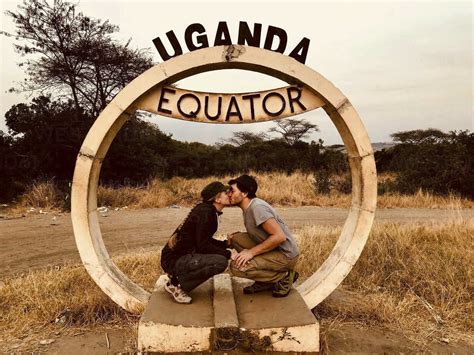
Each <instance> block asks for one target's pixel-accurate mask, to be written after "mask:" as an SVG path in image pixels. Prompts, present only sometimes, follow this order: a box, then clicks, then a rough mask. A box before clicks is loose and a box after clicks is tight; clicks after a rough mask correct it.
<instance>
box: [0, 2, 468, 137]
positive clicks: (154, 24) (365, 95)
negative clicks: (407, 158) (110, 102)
mask: <svg viewBox="0 0 474 355" xmlns="http://www.w3.org/2000/svg"><path fill="white" fill-rule="evenodd" d="M19 3H20V2H19V1H4V0H2V1H1V6H2V15H1V29H2V30H4V31H7V32H10V33H11V32H14V26H13V24H12V22H11V20H10V18H8V17H7V16H5V15H4V14H3V12H4V11H5V10H15V9H16V6H17V5H18V4H19ZM79 9H80V10H81V11H82V12H84V13H85V14H87V15H89V16H92V17H96V18H100V19H109V20H110V22H111V23H113V24H116V25H119V26H120V33H119V38H123V39H124V40H126V39H128V38H131V39H132V42H131V43H132V45H133V46H134V47H137V48H150V52H151V53H152V54H153V57H154V60H155V61H156V62H159V61H161V59H160V58H159V56H158V54H157V52H156V50H155V49H154V47H153V43H152V39H153V38H155V37H157V36H162V37H163V38H164V36H165V33H166V32H168V31H169V30H174V31H175V33H176V34H177V36H178V39H179V40H180V42H181V43H183V42H184V40H183V33H184V30H185V29H186V27H187V26H188V25H189V24H191V23H194V22H199V23H202V24H203V25H204V27H205V28H206V33H207V35H208V38H209V42H211V43H212V42H213V41H214V37H215V31H216V27H217V24H218V22H219V21H226V22H227V24H228V26H229V30H230V34H231V37H232V39H233V41H234V42H236V41H237V33H238V24H239V21H246V22H247V23H249V24H253V23H255V22H259V23H262V24H263V31H262V35H263V36H264V35H265V34H266V30H267V28H268V25H273V26H277V27H280V28H283V29H284V30H286V32H287V34H288V46H287V50H286V51H285V54H288V53H289V51H290V50H291V49H292V48H293V47H294V46H295V45H296V44H297V43H298V42H299V41H300V40H301V38H303V37H308V38H309V39H310V40H311V44H310V48H309V54H308V58H307V61H306V65H308V66H310V67H311V68H313V69H314V70H316V71H318V72H319V73H321V74H322V75H323V76H325V77H326V78H327V79H329V80H330V81H332V82H333V83H334V84H335V85H336V86H337V87H338V88H339V89H341V90H342V92H343V93H344V94H345V95H346V96H347V97H348V98H349V99H350V100H351V102H352V104H353V105H354V106H355V108H356V110H357V111H358V112H359V114H360V116H361V117H362V120H363V122H364V124H365V126H366V128H367V130H368V132H369V135H370V138H371V140H372V141H373V142H386V141H390V134H391V133H393V132H396V131H401V130H411V129H418V128H428V127H434V128H439V129H441V130H444V131H449V130H455V129H469V130H471V131H472V130H473V101H474V97H473V5H472V2H470V1H467V2H455V1H449V2H448V1H443V2H441V1H423V2H413V1H410V2H405V1H402V2H400V1H399V2H396V1H395V2H394V1H392V2H385V1H383V2H382V1H378V2H355V1H354V2H312V3H309V2H303V3H297V2H274V1H272V2H270V3H269V2H263V3H261V2H260V3H259V2H239V3H232V2H224V1H221V2H213V3H206V2H198V1H194V2H178V1H173V2H161V1H100V0H98V1H84V0H83V1H80V2H79ZM0 41H1V42H0V49H1V68H2V70H1V74H0V75H1V81H0V84H1V107H0V115H1V116H0V130H4V131H5V130H6V125H5V121H4V114H5V112H6V111H7V110H8V109H9V108H10V107H11V106H12V105H13V104H15V103H19V102H25V101H27V100H28V99H27V98H26V97H25V96H22V95H19V94H11V93H6V90H8V89H9V88H10V87H12V86H13V85H14V82H15V81H20V80H22V78H23V72H22V71H21V69H20V68H19V67H18V66H17V64H18V63H19V62H20V61H21V58H20V57H19V56H18V55H17V54H16V53H15V52H14V50H13V46H12V39H11V38H6V37H5V36H0ZM262 42H263V41H262ZM179 85H180V87H181V88H186V89H194V90H200V91H214V92H248V91H258V90H268V89H271V88H274V87H280V86H282V82H280V81H279V80H277V79H274V78H271V77H267V76H264V75H262V74H256V73H251V72H245V71H237V70H232V71H229V70H226V71H216V72H211V73H205V74H200V75H197V76H194V77H191V78H188V79H186V80H183V81H181V82H180V83H179ZM301 117H304V118H307V119H308V120H311V121H312V122H314V123H316V124H317V125H318V126H319V128H320V132H318V133H315V134H313V136H312V137H311V139H318V138H322V139H323V140H324V141H325V142H326V144H335V143H340V142H341V140H340V138H339V135H338V133H337V131H336V129H335V128H334V126H333V124H332V123H331V121H330V119H329V118H328V117H327V116H326V114H325V113H324V112H322V111H321V110H316V111H312V112H308V113H305V114H304V115H302V116H301ZM153 122H155V123H157V124H158V126H159V127H160V128H161V129H162V130H163V131H165V132H169V133H172V134H173V137H174V138H176V139H179V140H187V141H201V142H205V143H214V142H216V141H218V140H219V139H221V138H226V137H230V136H231V135H232V131H235V130H252V131H262V130H267V129H268V128H269V127H270V126H272V125H274V124H273V123H257V124H248V125H212V124H202V123H201V124H199V123H189V122H183V121H178V120H174V119H170V118H165V117H161V116H157V117H156V118H154V119H153Z"/></svg>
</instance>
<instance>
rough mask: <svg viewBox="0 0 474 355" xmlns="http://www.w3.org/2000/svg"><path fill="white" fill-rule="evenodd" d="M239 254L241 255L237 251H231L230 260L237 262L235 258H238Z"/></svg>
mask: <svg viewBox="0 0 474 355" xmlns="http://www.w3.org/2000/svg"><path fill="white" fill-rule="evenodd" d="M237 254H239V253H237V251H236V250H235V249H232V250H231V251H230V259H231V260H235V258H236V257H237Z"/></svg>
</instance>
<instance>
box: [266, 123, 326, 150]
mask: <svg viewBox="0 0 474 355" xmlns="http://www.w3.org/2000/svg"><path fill="white" fill-rule="evenodd" d="M276 125H277V126H276V127H272V128H270V129H269V130H268V132H270V133H272V132H276V133H279V134H281V135H282V138H283V140H284V141H285V142H286V143H287V144H289V145H294V144H296V143H297V142H300V141H301V140H302V139H304V138H307V137H308V136H309V135H310V134H311V133H312V132H318V131H319V129H318V126H317V125H315V124H312V123H310V122H308V121H306V120H305V119H295V118H293V119H289V120H280V121H277V122H276Z"/></svg>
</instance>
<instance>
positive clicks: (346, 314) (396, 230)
mask: <svg viewBox="0 0 474 355" xmlns="http://www.w3.org/2000/svg"><path fill="white" fill-rule="evenodd" d="M339 233H340V227H331V226H326V227H320V226H318V227H316V226H308V227H305V228H303V229H301V230H299V231H297V232H296V235H297V238H298V243H299V245H300V249H301V251H302V255H301V258H300V260H299V263H298V265H297V270H298V271H299V272H300V273H301V274H302V276H303V277H302V280H304V279H305V278H307V277H308V276H310V275H311V274H312V273H313V272H314V271H316V270H317V268H318V267H319V266H320V265H321V263H322V262H323V261H324V260H325V258H326V257H327V255H328V254H329V253H330V251H331V249H332V248H333V246H334V243H335V240H336V239H337V237H338V235H339ZM473 235H474V220H472V219H470V220H462V219H453V220H450V221H448V222H443V223H436V222H432V223H416V224H395V223H382V224H376V225H375V227H374V229H373V231H372V233H371V235H370V237H369V240H368V243H367V245H366V248H365V249H364V251H363V252H362V255H361V257H360V259H359V260H358V262H357V264H356V265H355V266H354V268H353V270H352V271H351V273H350V274H349V275H348V277H347V278H346V279H345V280H344V282H343V284H342V285H341V286H340V287H339V290H341V291H342V292H343V293H344V295H345V299H344V301H343V302H337V301H334V300H331V298H329V299H327V300H326V301H324V302H323V303H322V304H320V305H319V306H317V307H316V308H315V309H314V310H313V311H314V313H315V314H317V315H318V316H319V317H320V318H322V322H323V323H322V326H323V331H324V329H325V328H327V327H329V326H331V327H337V326H338V325H341V324H344V323H356V324H358V325H359V326H362V327H364V326H367V327H369V326H379V327H382V328H385V329H387V330H391V331H394V332H397V333H400V332H401V333H402V334H403V335H404V336H405V337H406V338H407V339H408V340H410V341H414V342H415V343H417V344H419V346H420V349H422V347H423V346H424V345H426V344H429V343H430V342H440V341H446V340H448V341H450V342H456V341H464V342H468V343H471V344H472V342H473V339H472V333H471V331H472V327H473V326H474V319H473V317H472V315H473V314H474V301H473V297H472V279H473V276H474V275H473V274H472V264H473V262H474V255H473V251H472V249H469V248H468V246H469V245H471V244H472V236H473ZM159 255H160V252H159V250H156V251H148V252H139V253H133V254H128V255H125V256H121V257H118V258H116V259H115V262H116V263H117V265H118V266H119V268H120V269H121V270H123V271H124V272H125V273H126V274H127V275H128V276H129V277H130V278H131V279H132V280H133V281H135V282H137V283H139V284H140V285H142V286H143V287H144V288H146V289H148V290H151V289H152V288H153V285H154V283H155V282H156V280H157V278H158V277H159V274H160V267H159ZM137 322H138V317H137V316H135V315H131V314H128V313H127V312H125V311H123V310H122V309H121V308H120V307H118V306H117V305H115V304H114V303H113V302H112V301H111V300H110V299H109V298H108V297H107V296H106V295H105V294H103V293H102V291H101V290H100V289H99V288H98V287H97V286H96V285H95V284H94V282H93V281H92V279H91V278H90V277H89V275H88V274H87V272H86V271H85V269H84V267H83V266H82V265H80V266H79V265H69V266H64V267H61V268H50V269H47V270H38V271H31V272H28V273H25V274H21V275H15V276H9V277H6V278H3V279H1V280H0V344H1V347H2V349H3V350H7V351H8V349H10V350H13V349H17V350H16V351H20V350H29V351H32V350H35V349H38V348H39V345H38V340H39V339H44V338H47V337H51V336H52V337H53V338H54V333H56V334H74V333H77V332H78V331H80V330H87V329H92V328H96V327H105V326H109V327H114V326H115V327H120V328H126V329H130V337H131V338H130V349H129V350H133V346H134V345H133V344H134V339H136V334H135V333H134V332H136V326H137ZM58 332H59V333H58ZM16 346H18V348H17V347H16Z"/></svg>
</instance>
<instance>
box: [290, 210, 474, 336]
mask: <svg viewBox="0 0 474 355" xmlns="http://www.w3.org/2000/svg"><path fill="white" fill-rule="evenodd" d="M339 233H340V227H338V228H335V227H309V228H306V229H304V230H302V231H300V233H299V236H298V239H299V244H300V248H301V250H303V254H302V256H301V259H300V260H299V263H298V265H297V269H298V270H299V271H300V272H301V273H302V275H303V276H304V277H308V276H310V275H311V274H312V273H313V272H314V271H315V270H316V269H317V268H318V267H319V266H320V265H321V263H322V262H323V261H324V260H325V258H326V257H327V255H328V254H329V253H330V251H331V249H332V248H333V246H334V243H335V240H336V239H337V236H338V235H339ZM473 235H474V220H472V219H471V220H462V219H457V220H451V221H448V222H443V223H423V224H422V223H418V224H411V225H409V224H408V225H407V224H404V225H402V224H394V223H383V224H376V225H375V227H374V229H373V231H372V233H371V236H370V238H369V240H368V243H367V245H366V247H365V249H364V251H363V253H362V255H361V258H360V259H359V261H358V262H357V264H356V265H355V267H354V269H353V270H352V271H351V273H350V274H349V276H348V277H347V278H346V279H345V280H344V282H343V287H344V288H345V289H347V290H350V291H353V292H354V297H353V298H352V299H351V301H350V302H331V301H330V300H328V301H325V302H323V303H322V304H321V305H319V306H318V307H317V311H318V312H319V313H320V314H321V315H322V316H323V317H324V318H326V319H327V318H329V319H336V318H337V319H339V320H341V319H343V320H344V321H349V322H359V323H361V324H366V325H367V324H369V325H370V324H378V325H383V326H385V327H388V328H389V329H392V330H394V331H397V332H400V331H402V332H403V333H404V334H405V335H406V336H407V337H408V338H409V339H411V340H414V341H416V342H418V343H420V344H424V343H426V342H429V341H431V340H433V339H441V338H449V339H451V341H453V340H456V339H460V338H464V339H465V340H466V337H465V335H467V334H469V333H470V332H472V329H473V326H474V318H473V316H474V301H473V298H472V296H473V284H472V280H473V269H472V265H473V262H474V251H473V249H472V236H473ZM470 340H471V341H472V339H470Z"/></svg>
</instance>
